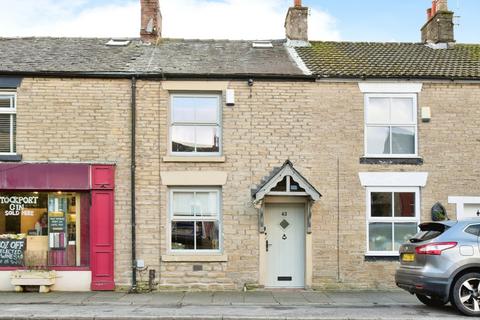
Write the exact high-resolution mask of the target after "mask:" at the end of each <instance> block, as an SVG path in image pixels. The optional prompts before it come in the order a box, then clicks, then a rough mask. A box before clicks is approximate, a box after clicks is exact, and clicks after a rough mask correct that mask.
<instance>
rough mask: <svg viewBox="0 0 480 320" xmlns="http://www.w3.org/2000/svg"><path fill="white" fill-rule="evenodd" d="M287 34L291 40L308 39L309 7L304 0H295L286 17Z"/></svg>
mask: <svg viewBox="0 0 480 320" xmlns="http://www.w3.org/2000/svg"><path fill="white" fill-rule="evenodd" d="M285 34H286V36H287V39H289V40H297V41H308V8H307V7H303V6H302V0H294V3H293V7H290V8H289V9H288V12H287V17H286V18H285Z"/></svg>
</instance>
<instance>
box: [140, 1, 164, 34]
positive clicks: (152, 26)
mask: <svg viewBox="0 0 480 320" xmlns="http://www.w3.org/2000/svg"><path fill="white" fill-rule="evenodd" d="M140 6H141V26H140V38H141V39H142V41H143V42H147V43H156V42H157V41H158V40H159V39H160V38H161V37H162V14H161V12H160V3H159V0H140Z"/></svg>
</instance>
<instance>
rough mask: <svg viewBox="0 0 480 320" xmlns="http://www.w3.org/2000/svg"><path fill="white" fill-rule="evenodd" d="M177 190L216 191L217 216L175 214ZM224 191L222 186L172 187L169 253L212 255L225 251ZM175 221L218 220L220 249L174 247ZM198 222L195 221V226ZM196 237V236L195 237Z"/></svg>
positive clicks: (168, 229)
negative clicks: (173, 225)
mask: <svg viewBox="0 0 480 320" xmlns="http://www.w3.org/2000/svg"><path fill="white" fill-rule="evenodd" d="M175 192H214V193H216V195H217V216H178V217H174V215H173V194H174V193H175ZM221 197H222V192H221V188H205V187H198V188H196V187H195V188H192V187H188V188H170V189H169V197H168V201H169V203H168V215H167V216H168V219H167V220H168V221H167V236H168V239H167V248H168V253H170V254H175V255H192V254H194V255H211V254H221V253H222V252H223V219H222V199H221ZM173 221H186V222H187V221H192V222H197V221H218V249H215V250H198V249H185V250H179V249H172V222H173ZM195 225H196V224H195V223H194V226H195ZM194 239H195V237H194Z"/></svg>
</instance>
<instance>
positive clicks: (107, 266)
mask: <svg viewBox="0 0 480 320" xmlns="http://www.w3.org/2000/svg"><path fill="white" fill-rule="evenodd" d="M113 206H114V202H113V191H108V190H106V191H92V207H91V216H90V217H91V219H90V224H91V228H90V232H91V237H92V242H91V243H92V245H91V260H90V263H91V268H92V290H114V289H115V283H114V276H113V275H114V273H113V272H114V261H113V259H114V254H113V239H114V238H113V230H114V229H113V222H114V220H113V212H114V211H113Z"/></svg>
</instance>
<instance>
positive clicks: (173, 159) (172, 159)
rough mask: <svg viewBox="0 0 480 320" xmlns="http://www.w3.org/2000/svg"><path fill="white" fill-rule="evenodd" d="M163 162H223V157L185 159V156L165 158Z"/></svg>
mask: <svg viewBox="0 0 480 320" xmlns="http://www.w3.org/2000/svg"><path fill="white" fill-rule="evenodd" d="M162 160H163V162H225V156H208V157H196V156H193V157H187V156H165V157H163V158H162Z"/></svg>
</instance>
